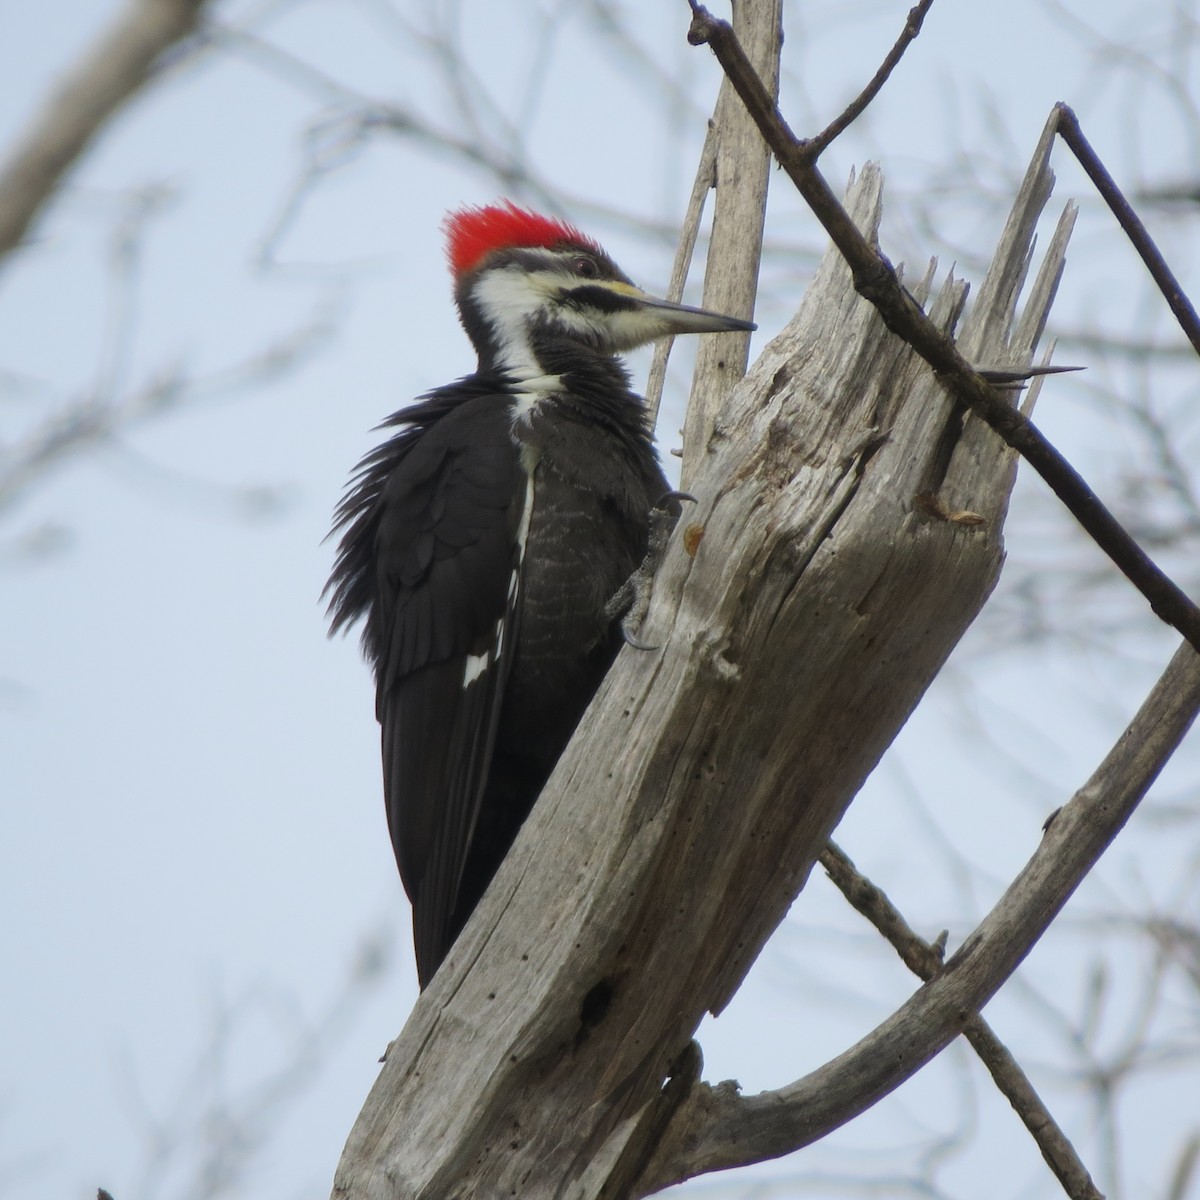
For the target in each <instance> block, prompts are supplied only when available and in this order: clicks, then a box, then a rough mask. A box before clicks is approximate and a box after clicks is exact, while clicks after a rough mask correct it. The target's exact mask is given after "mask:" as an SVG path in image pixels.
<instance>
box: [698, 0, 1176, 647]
mask: <svg viewBox="0 0 1200 1200" xmlns="http://www.w3.org/2000/svg"><path fill="white" fill-rule="evenodd" d="M689 3H691V5H692V11H693V17H692V24H691V28H690V29H689V31H688V41H689V42H691V43H692V44H693V45H704V44H707V45H708V46H710V47H711V48H712V51H713V53H714V54H715V55H716V57H717V60H718V61H719V62H720V64H721V66H722V68H723V69H724V71H725V73H726V75H727V76H728V77H729V80H730V82H731V83H732V84H733V86H734V88H736V90H737V93H738V95H739V96H740V97H741V98H742V101H743V103H744V104H745V105H746V108H747V110H748V111H749V112H750V115H751V116H752V117H753V118H754V121H755V124H757V126H758V128H759V131H760V132H761V133H762V136H763V138H764V139H765V141H766V142H767V144H768V145H769V146H770V147H771V151H772V152H773V154H774V155H775V158H776V160H777V161H778V163H779V165H780V166H781V167H782V168H783V169H784V171H786V172H787V174H788V176H789V178H790V179H791V180H792V182H793V183H794V184H795V185H796V188H797V189H798V191H799V192H800V194H801V196H803V197H804V199H805V200H806V201H807V202H808V205H809V207H810V208H811V209H812V210H813V213H814V214H815V216H816V217H817V219H818V220H819V221H820V222H821V224H822V225H823V226H824V227H825V230H826V232H828V234H829V236H830V237H831V238H832V239H833V242H834V244H835V245H836V246H837V248H838V250H839V251H841V253H842V255H843V257H844V258H845V259H846V261H847V263H848V264H849V266H850V268H851V271H852V273H853V279H854V286H855V289H856V290H857V291H858V293H859V294H860V295H861V296H862V297H863V298H864V299H866V300H868V301H869V302H870V303H871V304H872V305H874V307H875V308H876V310H877V311H878V312H879V315H880V318H881V319H882V320H883V322H884V324H885V325H886V326H887V328H888V329H890V330H891V331H892V332H893V333H895V334H896V335H897V336H898V337H900V338H902V339H903V340H904V341H905V342H906V343H907V344H908V345H910V346H911V347H912V348H913V349H914V350H915V351H916V352H917V353H918V354H919V355H920V356H921V357H922V358H923V359H924V360H925V361H926V362H927V363H929V365H930V366H931V367H933V369H934V370H935V371H936V372H937V373H938V375H939V376H940V377H941V379H942V382H943V383H944V384H945V385H946V387H948V388H949V389H950V390H951V392H952V393H953V395H954V397H955V398H956V399H957V400H959V401H961V402H962V403H963V404H965V405H966V406H967V407H968V408H969V409H970V410H971V411H972V412H973V413H975V414H976V415H977V416H978V417H979V418H980V419H981V420H982V421H985V422H986V423H987V424H988V425H989V426H991V428H992V429H994V430H995V431H996V433H998V434H999V435H1000V436H1001V438H1003V439H1004V441H1005V442H1006V443H1007V444H1008V445H1009V446H1011V447H1012V448H1013V449H1014V450H1016V451H1017V452H1018V453H1019V454H1020V455H1021V456H1022V457H1023V458H1025V460H1026V461H1027V462H1028V463H1029V464H1030V466H1032V467H1033V469H1034V470H1035V471H1037V473H1038V474H1039V475H1041V477H1042V478H1043V479H1044V480H1045V481H1046V482H1047V483H1048V484H1049V485H1050V487H1051V489H1052V490H1053V491H1054V494H1055V495H1056V496H1057V497H1058V498H1059V499H1060V500H1061V501H1062V502H1063V504H1064V505H1065V506H1066V508H1067V509H1068V511H1069V512H1070V513H1071V514H1072V516H1074V517H1075V519H1076V520H1077V521H1078V522H1079V524H1080V525H1082V526H1083V528H1084V530H1085V531H1086V532H1087V533H1088V534H1089V535H1090V536H1091V538H1092V540H1093V541H1095V543H1096V544H1097V545H1098V546H1099V547H1100V548H1101V549H1102V550H1103V551H1104V552H1105V554H1107V555H1108V557H1109V558H1110V559H1111V560H1112V562H1113V563H1114V564H1115V565H1116V566H1117V567H1118V568H1119V569H1120V571H1121V572H1122V573H1123V574H1124V575H1125V577H1126V578H1127V579H1128V580H1129V581H1130V582H1131V583H1132V584H1133V585H1134V587H1136V588H1137V589H1138V591H1139V592H1141V594H1142V595H1143V596H1144V597H1145V598H1146V600H1147V601H1149V604H1150V607H1151V609H1152V610H1153V611H1154V612H1155V613H1156V614H1157V615H1158V616H1159V617H1160V618H1161V619H1162V620H1163V621H1165V622H1166V623H1167V624H1169V625H1172V626H1173V627H1174V628H1175V629H1177V630H1178V631H1179V632H1180V633H1181V634H1183V636H1184V637H1185V638H1187V640H1188V641H1189V642H1190V643H1191V644H1192V646H1193V647H1195V648H1196V649H1198V650H1200V608H1197V607H1196V605H1195V604H1193V603H1192V601H1191V600H1190V599H1189V598H1188V596H1187V594H1186V593H1185V592H1184V591H1183V590H1182V589H1181V588H1180V587H1179V586H1178V585H1177V584H1175V583H1174V582H1173V581H1172V580H1171V579H1170V578H1169V577H1168V576H1167V575H1166V574H1165V573H1164V572H1163V571H1161V570H1160V569H1159V568H1158V567H1157V566H1156V565H1155V563H1154V561H1153V560H1152V559H1151V558H1150V556H1149V555H1148V554H1147V553H1146V552H1145V551H1144V550H1143V549H1142V547H1141V546H1139V545H1138V543H1137V542H1136V541H1135V540H1134V539H1133V538H1132V537H1131V536H1130V535H1129V533H1128V532H1127V531H1126V530H1125V528H1124V527H1123V526H1122V525H1121V523H1120V522H1119V521H1118V520H1117V519H1116V517H1114V516H1113V515H1112V513H1111V512H1109V510H1108V509H1107V508H1106V507H1105V505H1104V504H1103V503H1102V502H1101V500H1100V498H1099V497H1098V496H1097V495H1096V494H1095V492H1093V491H1092V489H1091V488H1090V487H1089V486H1088V484H1087V482H1086V481H1085V480H1084V479H1083V477H1082V476H1081V475H1080V474H1079V472H1078V471H1076V470H1075V468H1074V467H1072V466H1071V464H1070V463H1069V462H1067V460H1066V459H1065V458H1064V457H1063V456H1062V454H1060V453H1059V452H1058V450H1056V449H1055V448H1054V446H1053V445H1051V443H1050V442H1049V441H1048V440H1047V439H1046V438H1045V436H1044V435H1043V434H1042V433H1041V431H1040V430H1039V429H1038V428H1037V426H1035V425H1034V424H1033V423H1032V422H1031V421H1029V420H1028V419H1027V418H1026V417H1024V416H1023V415H1022V414H1021V413H1020V412H1018V411H1017V410H1016V409H1014V408H1013V407H1012V406H1011V405H1010V404H1009V403H1008V402H1007V401H1006V400H1005V399H1004V397H1003V396H1002V395H1001V394H1000V393H998V392H997V391H996V390H995V389H994V388H993V387H991V386H990V385H989V384H988V383H987V381H986V380H985V379H984V378H983V377H982V376H981V375H980V374H979V372H978V371H976V370H975V369H974V368H973V367H972V366H971V364H970V363H968V362H967V360H966V359H965V358H963V356H962V355H961V354H960V353H959V352H958V349H957V347H956V346H955V344H954V342H953V340H952V339H951V338H950V337H949V336H948V335H947V334H944V333H943V332H942V331H941V330H940V329H938V327H937V326H936V325H935V324H934V323H933V322H932V321H930V320H929V318H928V317H927V316H926V314H925V313H924V312H923V311H922V310H921V307H920V305H918V304H917V303H916V301H915V300H914V299H913V298H912V296H911V295H910V294H909V293H908V292H907V291H906V290H905V289H904V288H903V287H902V286H901V284H900V281H899V279H898V278H897V276H896V272H895V269H894V268H893V267H892V264H891V263H890V262H889V261H888V260H887V259H886V258H885V257H884V256H883V255H882V254H881V253H880V252H879V251H878V250H877V249H876V248H875V247H874V246H872V245H871V244H870V243H869V242H868V241H867V239H866V238H864V237H863V235H862V233H861V232H860V231H859V229H858V227H857V226H856V225H855V224H854V222H853V221H852V220H851V219H850V217H849V215H848V214H847V212H846V210H845V209H844V208H843V207H842V205H841V204H840V203H839V202H838V200H837V197H836V196H835V195H834V193H833V191H832V190H831V188H830V187H829V184H828V183H827V182H826V180H825V178H824V176H823V175H822V174H821V173H820V171H819V170H818V169H817V167H816V166H815V165H814V164H813V163H812V161H811V160H810V157H809V153H808V150H807V149H806V148H805V144H804V143H803V142H802V141H800V140H799V139H798V138H797V137H796V136H795V134H793V133H792V131H791V129H789V128H788V125H787V123H786V122H785V121H784V119H783V117H782V116H781V115H780V112H779V109H778V107H777V106H776V105H775V102H774V101H773V100H772V99H771V96H770V93H769V92H768V91H767V90H766V88H765V87H764V86H763V83H762V81H761V80H760V79H759V78H758V75H757V73H756V72H755V70H754V67H753V65H752V64H751V63H750V61H749V59H748V58H747V57H746V54H745V52H744V51H743V50H742V47H741V46H740V45H739V43H738V41H737V38H736V37H735V36H734V33H733V29H732V28H731V27H730V26H729V24H728V23H727V22H725V21H721V20H718V19H717V18H715V17H713V16H712V14H711V13H709V12H708V10H707V9H705V8H704V7H703V5H700V4H698V3H696V0H689Z"/></svg>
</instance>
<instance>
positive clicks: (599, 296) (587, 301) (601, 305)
mask: <svg viewBox="0 0 1200 1200" xmlns="http://www.w3.org/2000/svg"><path fill="white" fill-rule="evenodd" d="M562 300H563V303H564V304H569V305H571V306H572V307H573V308H590V309H593V310H595V311H597V312H603V313H616V312H632V311H633V310H634V309H636V308H637V307H638V302H637V301H636V300H635V299H634V298H633V297H632V296H623V295H621V293H620V292H614V291H612V290H611V289H610V288H606V287H595V286H592V285H589V284H584V285H583V286H582V287H574V288H565V289H564V290H563V292H562Z"/></svg>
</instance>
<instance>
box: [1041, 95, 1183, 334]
mask: <svg viewBox="0 0 1200 1200" xmlns="http://www.w3.org/2000/svg"><path fill="white" fill-rule="evenodd" d="M1054 113H1055V116H1056V118H1057V123H1056V125H1055V131H1056V132H1057V133H1058V136H1059V137H1061V138H1062V140H1063V141H1064V142H1066V143H1067V145H1068V146H1069V147H1070V148H1071V152H1072V153H1073V154H1074V155H1075V157H1076V158H1077V159H1078V160H1079V165H1080V166H1081V167H1083V169H1084V170H1085V171H1086V172H1087V175H1088V178H1089V179H1090V180H1091V181H1092V182H1093V183H1094V184H1095V185H1096V191H1098V192H1099V193H1100V195H1101V196H1102V197H1103V199H1104V202H1105V203H1106V204H1107V205H1108V207H1109V208H1110V209H1112V213H1113V216H1114V217H1116V218H1117V224H1119V225H1120V226H1121V228H1122V229H1123V230H1124V231H1125V236H1126V237H1127V238H1129V240H1130V241H1131V242H1132V243H1133V248H1134V249H1135V250H1136V251H1137V252H1138V254H1139V255H1140V256H1141V260H1142V262H1144V263H1145V264H1146V269H1147V270H1148V271H1149V272H1150V274H1151V276H1153V278H1154V282H1155V283H1157V284H1158V290H1159V291H1160V292H1162V294H1163V296H1164V297H1165V298H1166V301H1167V304H1168V305H1169V306H1170V309H1171V311H1172V312H1173V313H1174V314H1175V319H1176V320H1177V321H1178V322H1179V327H1180V328H1181V329H1182V330H1183V332H1184V333H1185V334H1186V335H1187V339H1188V341H1190V342H1191V343H1192V345H1193V346H1194V347H1195V348H1196V353H1197V354H1200V317H1198V316H1197V315H1196V310H1195V308H1194V307H1193V306H1192V302H1191V301H1190V300H1189V299H1188V298H1187V295H1186V294H1185V293H1184V290H1183V288H1182V287H1181V286H1180V283H1179V280H1178V279H1176V278H1175V273H1174V272H1173V271H1172V270H1171V268H1170V267H1168V266H1167V260H1166V259H1165V258H1163V256H1162V251H1161V250H1159V248H1158V247H1157V246H1156V245H1155V244H1154V239H1153V238H1152V237H1151V236H1150V234H1149V232H1148V231H1147V229H1146V226H1145V225H1143V224H1142V222H1141V219H1140V218H1139V217H1138V215H1137V213H1135V212H1134V211H1133V208H1132V206H1131V205H1130V203H1129V201H1128V200H1126V199H1125V197H1124V195H1123V194H1122V192H1121V189H1120V188H1119V187H1117V184H1116V181H1115V180H1114V179H1113V177H1112V176H1111V175H1110V174H1109V173H1108V169H1107V168H1106V167H1105V166H1104V164H1103V163H1102V162H1101V161H1100V158H1099V156H1098V155H1097V154H1096V152H1095V150H1093V149H1092V147H1091V143H1090V142H1088V140H1087V138H1086V137H1084V136H1083V130H1082V129H1081V128H1080V125H1079V118H1078V117H1077V116H1076V115H1075V112H1074V110H1073V109H1071V108H1069V107H1068V106H1067V105H1065V104H1056V105H1055V106H1054Z"/></svg>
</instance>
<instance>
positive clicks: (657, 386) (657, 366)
mask: <svg viewBox="0 0 1200 1200" xmlns="http://www.w3.org/2000/svg"><path fill="white" fill-rule="evenodd" d="M716 182H717V133H716V130H715V129H714V128H713V126H712V124H711V123H710V124H709V127H708V133H707V135H706V136H705V138H704V148H703V149H702V150H701V151H700V162H699V163H698V164H697V166H696V178H695V180H694V181H693V183H692V194H691V196H690V197H688V206H687V212H686V213H685V214H684V218H683V229H682V230H681V231H680V234H679V246H678V248H677V249H676V251H675V262H674V264H673V265H672V267H671V283H670V285H669V287H668V288H667V296H666V298H667V299H668V300H673V301H676V302H678V301H679V300H682V299H683V285H684V284H685V283H686V282H687V276H688V271H689V269H690V268H691V265H692V255H693V254H695V252H696V239H697V238H698V237H699V234H700V221H701V218H702V217H703V216H704V202H705V200H706V199H707V198H708V193H709V192H711V191H712V189H713V187H714V186H715V185H716ZM674 344H675V339H674V338H662V339H661V340H660V341H658V342H655V343H654V357H653V358H652V359H651V360H650V376H649V378H648V379H647V380H646V413H647V417H646V420H647V423H648V424H649V426H650V428H651V429H653V428H654V427H655V425H657V424H658V410H659V407H660V406H661V405H662V394H663V385H664V383H665V382H666V379H667V359H668V358H670V356H671V347H672V346H673V345H674Z"/></svg>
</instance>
